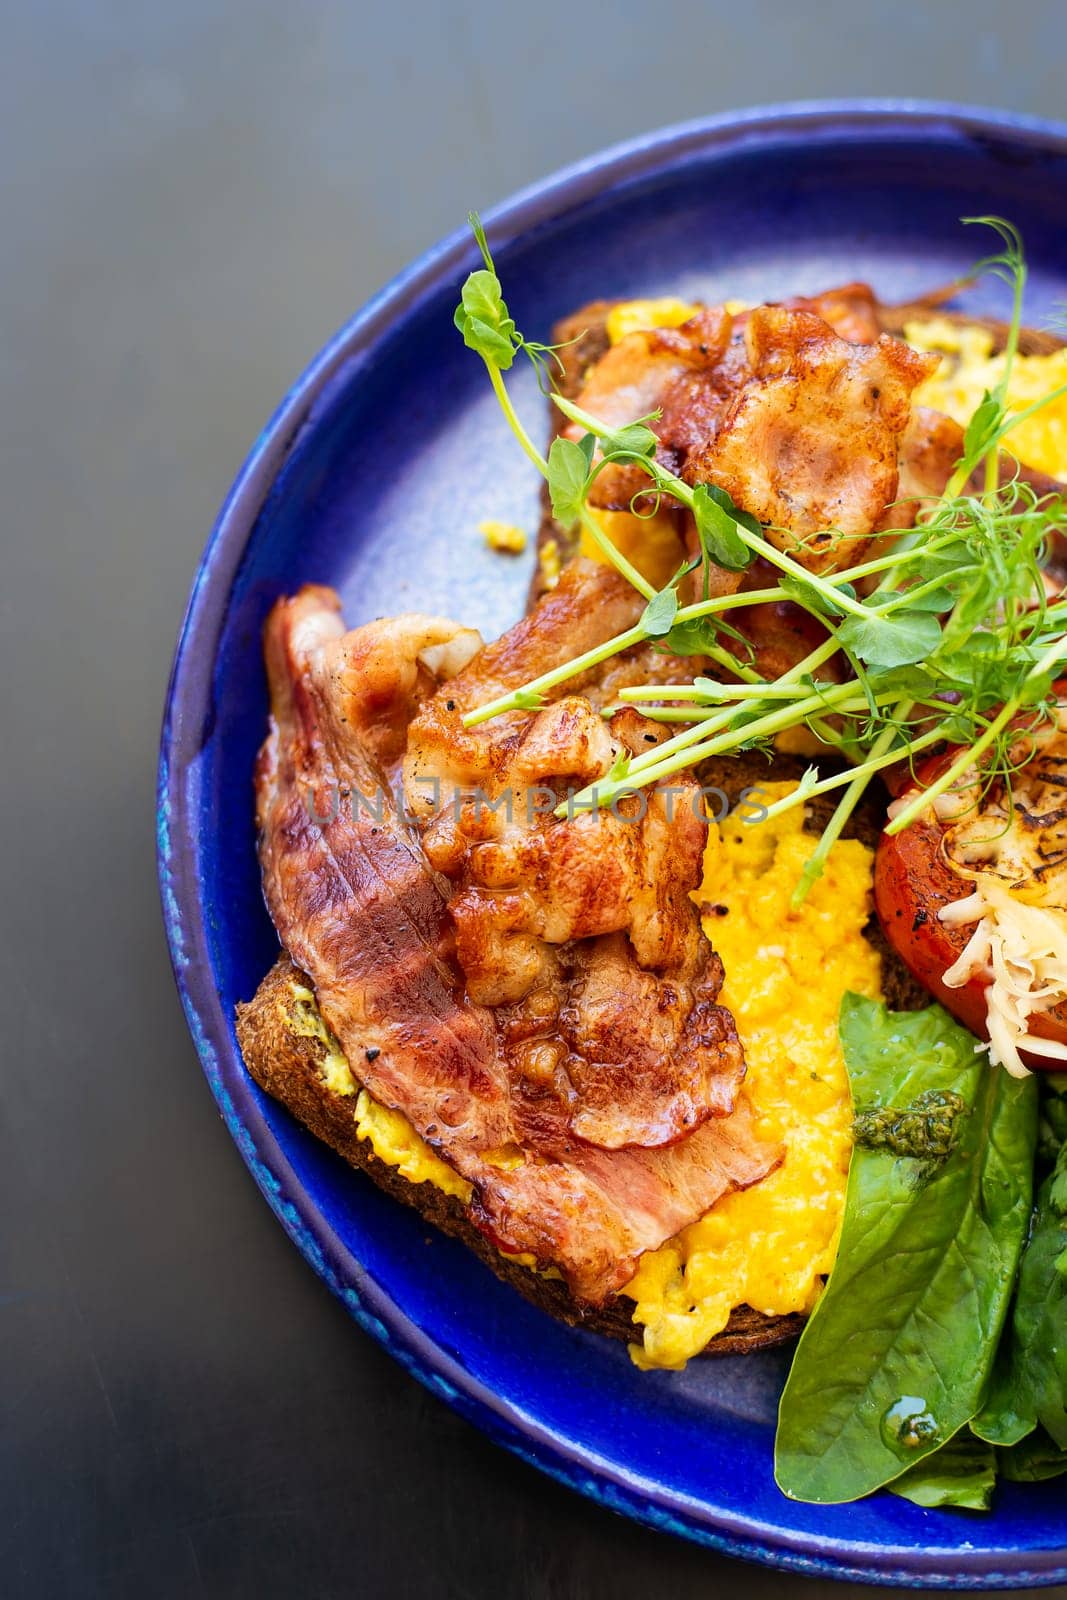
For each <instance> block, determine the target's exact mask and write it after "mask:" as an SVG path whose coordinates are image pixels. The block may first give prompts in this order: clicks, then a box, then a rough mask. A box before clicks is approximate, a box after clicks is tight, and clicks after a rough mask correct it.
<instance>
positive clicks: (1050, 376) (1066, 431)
mask: <svg viewBox="0 0 1067 1600" xmlns="http://www.w3.org/2000/svg"><path fill="white" fill-rule="evenodd" d="M904 337H905V338H906V339H907V341H908V343H909V344H910V345H912V346H913V347H914V349H916V350H924V351H930V352H933V353H934V354H937V355H940V356H941V358H942V360H941V365H940V367H938V369H937V371H936V372H934V373H933V374H932V375H931V376H930V377H929V378H927V379H926V380H925V382H924V383H921V384H920V385H919V387H918V388H917V389H916V391H915V393H914V395H913V396H912V399H913V401H914V403H915V404H916V405H920V406H932V407H933V409H934V410H935V411H946V412H947V413H948V415H949V416H950V417H954V418H955V419H956V421H957V422H959V423H961V424H962V426H963V427H966V426H967V424H968V422H970V420H971V417H972V416H973V415H974V413H975V411H976V410H977V408H978V406H979V405H980V404H981V401H982V396H983V394H984V393H985V391H986V390H987V389H993V388H995V387H996V385H997V384H998V383H999V382H1000V380H1001V378H1002V377H1003V375H1004V357H1003V355H993V354H992V350H993V337H992V335H991V334H990V333H988V332H987V331H986V330H985V329H984V328H978V327H963V328H960V327H957V326H956V325H955V324H954V323H952V322H948V321H946V320H945V318H944V317H934V318H932V319H931V320H930V321H929V322H909V323H908V324H907V326H906V327H905V329H904ZM1065 383H1067V349H1064V350H1057V351H1055V352H1054V354H1052V355H1048V356H1018V355H1017V356H1016V357H1015V360H1014V362H1013V363H1012V369H1011V381H1010V383H1009V385H1008V403H1009V406H1010V407H1012V408H1013V409H1015V410H1017V411H1021V410H1022V409H1023V408H1024V407H1026V406H1028V405H1031V404H1032V403H1033V401H1035V400H1040V399H1041V398H1042V397H1043V396H1044V395H1047V394H1051V393H1052V391H1053V390H1054V389H1058V388H1060V386H1061V385H1062V384H1065ZM1005 444H1006V447H1007V448H1008V449H1009V450H1011V452H1012V454H1013V455H1016V456H1018V458H1019V460H1020V461H1022V462H1025V464H1026V465H1027V466H1028V467H1037V468H1038V469H1039V470H1040V471H1042V472H1047V473H1049V475H1050V476H1051V477H1053V478H1067V394H1065V395H1061V396H1060V398H1059V399H1058V400H1053V401H1051V402H1050V403H1049V404H1048V405H1047V406H1045V407H1044V408H1043V409H1042V410H1041V411H1039V412H1038V413H1037V415H1036V416H1033V417H1030V418H1028V419H1027V421H1025V422H1020V423H1019V425H1018V426H1017V427H1016V428H1013V429H1012V430H1011V432H1010V433H1009V434H1008V436H1007V439H1006V441H1005Z"/></svg>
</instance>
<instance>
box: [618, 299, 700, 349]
mask: <svg viewBox="0 0 1067 1600" xmlns="http://www.w3.org/2000/svg"><path fill="white" fill-rule="evenodd" d="M699 310H700V306H699V305H696V304H694V303H692V302H691V301H688V300H679V299H677V298H676V297H675V296H674V295H664V296H663V297H662V299H659V300H620V301H619V303H618V305H615V306H612V308H611V310H610V311H609V312H608V314H607V317H606V319H605V322H604V327H605V329H606V330H607V335H608V339H609V340H610V341H611V343H612V344H618V342H619V340H620V339H625V338H626V336H627V334H629V333H643V332H644V331H645V329H646V328H680V327H681V326H682V323H683V322H688V321H689V318H690V317H695V316H696V314H697V312H698V311H699Z"/></svg>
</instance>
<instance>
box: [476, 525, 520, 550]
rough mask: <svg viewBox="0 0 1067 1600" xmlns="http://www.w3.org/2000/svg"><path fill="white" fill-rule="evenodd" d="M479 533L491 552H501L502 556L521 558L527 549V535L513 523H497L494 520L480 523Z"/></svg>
mask: <svg viewBox="0 0 1067 1600" xmlns="http://www.w3.org/2000/svg"><path fill="white" fill-rule="evenodd" d="M478 532H479V533H480V534H481V536H482V538H483V539H484V540H485V542H486V544H487V545H488V546H489V548H490V550H497V551H500V552H501V554H505V553H506V554H507V555H515V556H521V555H522V552H523V551H524V550H525V549H526V535H525V533H524V532H523V530H522V529H521V528H517V527H516V526H515V524H514V523H512V522H496V521H495V520H492V519H490V520H489V521H486V522H479V524H478Z"/></svg>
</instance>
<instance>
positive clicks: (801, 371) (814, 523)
mask: <svg viewBox="0 0 1067 1600" xmlns="http://www.w3.org/2000/svg"><path fill="white" fill-rule="evenodd" d="M745 343H746V346H747V349H748V357H749V364H750V367H751V372H752V376H751V379H750V380H749V381H748V382H747V383H746V384H745V386H744V388H743V389H742V390H741V392H740V393H739V395H738V396H737V399H736V401H735V402H734V404H733V405H732V407H731V408H730V411H729V412H728V414H727V416H726V418H725V419H724V421H723V424H722V427H721V428H720V429H719V431H718V433H717V434H716V436H715V438H714V439H713V440H712V441H711V442H710V444H709V445H708V446H707V447H706V449H704V450H702V451H700V452H695V453H694V454H693V455H691V456H690V458H689V460H688V462H687V465H686V477H687V478H688V479H689V480H690V481H691V482H693V483H703V482H708V483H715V484H718V485H719V487H720V488H723V489H725V490H726V491H727V492H728V493H729V494H730V495H731V496H732V497H733V499H734V501H735V503H736V504H737V505H739V506H740V507H741V508H742V509H743V510H745V511H749V512H751V513H752V515H753V516H756V517H758V518H759V520H760V521H761V522H763V523H767V524H769V525H770V526H769V527H768V529H767V538H768V539H769V540H770V541H771V542H772V543H773V544H775V545H776V546H777V547H778V548H779V549H785V550H789V551H791V552H792V553H793V554H795V555H799V558H800V559H801V560H802V561H803V563H804V565H805V566H807V567H809V568H810V569H811V570H813V571H816V572H823V571H827V570H828V569H831V568H833V567H835V566H842V565H848V564H849V563H850V562H852V561H855V560H859V559H860V558H861V557H862V552H863V550H864V549H865V548H866V546H867V544H868V543H869V541H870V539H871V537H872V535H873V534H874V532H875V530H876V528H877V527H878V524H879V522H880V520H881V518H882V516H883V514H884V512H885V508H886V506H887V505H889V503H890V502H891V501H892V500H894V499H895V497H896V492H897V471H898V469H897V459H898V455H899V450H900V440H901V436H902V435H903V433H904V430H905V428H906V427H907V423H908V418H909V415H910V412H911V392H912V390H913V389H914V388H915V387H916V385H917V384H918V383H920V382H921V381H922V379H923V378H924V377H925V376H927V375H928V373H929V372H930V370H931V369H932V367H933V366H934V365H935V364H936V357H931V356H921V355H918V354H917V353H916V352H915V351H913V350H910V349H909V348H908V346H907V345H904V344H901V343H900V341H899V340H897V339H891V338H890V337H889V336H888V335H887V334H883V335H881V336H880V338H879V339H878V341H877V342H876V343H875V344H873V345H857V344H851V343H849V342H848V341H847V340H845V339H840V338H838V336H837V335H836V334H835V333H833V332H832V331H831V330H830V328H829V327H828V326H827V324H826V323H825V322H824V321H823V320H822V318H821V317H817V316H815V315H814V314H813V313H812V312H808V311H788V310H786V309H785V308H784V307H780V306H761V307H760V308H759V309H758V310H757V311H753V312H752V313H751V315H750V316H749V319H748V322H747V324H746V328H745ZM828 530H835V531H834V532H831V531H828ZM798 541H800V544H799V549H798Z"/></svg>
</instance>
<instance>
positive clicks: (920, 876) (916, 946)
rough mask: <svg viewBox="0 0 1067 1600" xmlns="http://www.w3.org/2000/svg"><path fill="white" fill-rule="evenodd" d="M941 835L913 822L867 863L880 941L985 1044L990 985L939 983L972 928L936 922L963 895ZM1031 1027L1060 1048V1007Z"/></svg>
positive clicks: (1039, 1064) (1066, 1023)
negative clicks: (881, 934) (871, 865)
mask: <svg viewBox="0 0 1067 1600" xmlns="http://www.w3.org/2000/svg"><path fill="white" fill-rule="evenodd" d="M1064 687H1065V688H1067V685H1065V686H1064ZM957 753H958V752H956V751H949V752H947V753H946V754H945V755H942V756H939V757H937V758H935V759H934V760H933V761H931V762H930V763H929V764H928V765H927V766H925V767H924V768H922V769H920V771H919V773H918V774H917V779H918V781H917V782H916V783H914V784H912V785H911V786H910V787H909V788H908V789H907V790H906V793H907V795H908V796H909V797H910V796H911V795H913V794H917V793H919V792H920V790H922V789H924V788H926V787H927V785H928V784H930V783H932V782H933V781H934V779H935V778H937V777H938V776H939V775H940V773H942V772H943V771H944V770H945V767H946V766H947V765H948V763H949V762H951V761H952V760H953V759H954V758H955V756H956V754H957ZM942 833H943V830H942V828H941V825H940V823H939V822H938V821H937V820H936V818H932V817H928V816H920V817H918V818H917V819H916V821H915V822H913V823H912V824H911V826H910V827H908V828H905V829H904V830H903V831H902V832H901V833H898V834H894V835H892V836H890V835H888V834H885V833H883V834H882V837H881V839H880V840H879V842H878V849H877V851H876V852H875V858H874V905H875V910H876V911H877V913H878V920H879V922H880V923H881V924H882V928H883V931H884V933H885V936H886V938H887V939H888V940H889V943H890V945H891V946H892V948H893V950H894V951H895V952H896V954H897V955H898V956H899V957H900V959H901V961H902V962H903V963H904V965H905V966H906V967H907V969H908V971H909V972H910V973H911V974H912V975H913V977H915V978H917V979H918V981H919V982H920V983H921V984H922V985H923V986H924V988H926V989H928V990H929V992H930V994H931V995H932V996H933V998H934V999H935V1000H936V1001H937V1002H938V1003H939V1004H940V1005H943V1006H944V1008H945V1010H946V1011H948V1012H950V1013H951V1015H952V1016H954V1017H955V1018H956V1019H957V1020H958V1021H959V1022H962V1023H963V1025H964V1027H966V1028H969V1029H970V1030H971V1032H972V1033H974V1034H976V1035H977V1036H978V1037H979V1038H980V1039H988V1037H989V1031H988V1029H987V1027H986V990H987V989H988V987H989V980H988V979H985V978H972V979H971V980H970V981H969V982H968V983H965V984H964V985H963V986H962V987H961V988H959V989H950V988H949V987H948V986H947V984H946V983H945V982H944V975H945V973H946V972H947V971H948V969H949V968H950V967H951V966H952V965H953V964H954V962H955V961H956V959H957V958H958V957H959V955H960V954H961V953H962V951H963V949H964V946H965V945H966V943H967V940H968V938H969V937H970V932H971V930H970V929H969V928H947V927H946V926H945V924H944V923H943V922H942V921H941V919H940V917H939V916H938V913H939V912H940V910H941V909H942V907H943V906H946V905H948V904H949V903H950V902H951V901H953V900H959V899H962V897H963V896H964V895H965V894H967V893H969V889H968V885H967V880H966V879H964V878H961V877H960V876H959V875H958V874H957V873H955V872H953V870H952V868H951V867H950V866H949V865H948V864H947V862H946V861H945V860H944V858H943V856H942V854H941V838H942ZM1030 1027H1031V1031H1032V1032H1033V1033H1035V1034H1038V1035H1040V1036H1041V1037H1043V1038H1046V1039H1055V1040H1057V1041H1059V1042H1060V1043H1065V1044H1067V1001H1062V1002H1061V1003H1060V1004H1059V1005H1058V1006H1056V1007H1054V1009H1053V1010H1051V1011H1046V1012H1042V1013H1040V1014H1039V1015H1035V1016H1033V1017H1032V1018H1031V1021H1030ZM1023 1059H1024V1061H1025V1062H1026V1064H1027V1065H1028V1066H1030V1067H1033V1068H1035V1069H1038V1070H1047V1071H1056V1072H1062V1071H1063V1062H1062V1061H1051V1060H1047V1059H1046V1058H1045V1057H1043V1056H1037V1055H1034V1054H1030V1053H1026V1052H1024V1054H1023Z"/></svg>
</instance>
